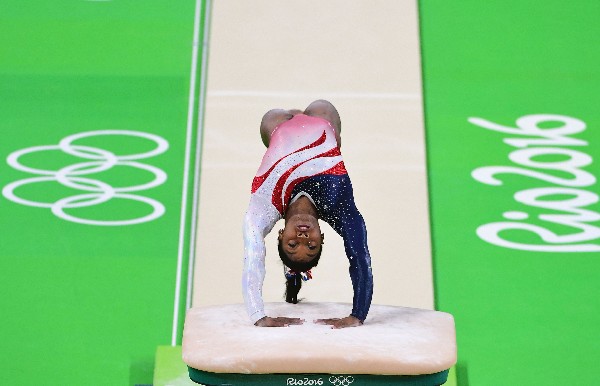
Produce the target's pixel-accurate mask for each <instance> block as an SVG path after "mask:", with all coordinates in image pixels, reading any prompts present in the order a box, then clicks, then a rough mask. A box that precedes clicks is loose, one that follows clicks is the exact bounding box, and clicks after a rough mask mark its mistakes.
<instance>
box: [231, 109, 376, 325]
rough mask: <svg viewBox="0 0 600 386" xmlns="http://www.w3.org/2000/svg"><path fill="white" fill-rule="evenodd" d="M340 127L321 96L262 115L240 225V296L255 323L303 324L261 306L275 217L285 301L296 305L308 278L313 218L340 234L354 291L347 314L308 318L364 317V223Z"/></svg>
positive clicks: (355, 320) (317, 248) (316, 231)
mask: <svg viewBox="0 0 600 386" xmlns="http://www.w3.org/2000/svg"><path fill="white" fill-rule="evenodd" d="M340 132H341V121H340V117H339V114H338V112H337V110H336V109H335V107H334V106H333V105H332V104H331V103H329V102H328V101H325V100H317V101H315V102H313V103H311V104H310V105H309V106H308V107H307V108H306V110H304V111H300V110H282V109H275V110H270V111H269V112H267V113H266V114H265V115H264V117H263V119H262V122H261V126H260V134H261V137H262V141H263V143H264V144H265V146H267V151H266V153H265V155H264V156H263V159H262V163H261V165H260V168H259V169H258V172H257V174H256V177H255V178H254V180H253V182H252V194H251V196H250V204H249V206H248V210H247V212H246V215H245V217H244V229H243V230H244V272H243V278H242V286H243V294H244V302H245V305H246V308H247V311H248V315H249V317H250V320H251V321H252V323H254V324H255V325H256V326H259V327H284V326H288V325H291V324H302V323H303V320H302V319H300V318H288V317H269V316H267V315H266V314H265V311H264V305H263V300H262V286H263V281H264V277H265V255H266V249H265V241H264V239H265V236H266V235H267V234H268V233H269V232H271V230H272V229H273V227H274V225H275V223H276V222H277V221H278V220H280V219H282V218H283V219H284V220H285V227H284V229H282V230H280V231H279V236H278V250H279V256H280V258H281V260H282V261H283V264H284V265H285V267H286V268H285V276H286V301H287V302H289V303H297V301H298V291H299V290H300V287H301V285H302V281H305V280H308V279H310V278H311V271H310V270H311V268H313V267H315V266H316V265H317V264H318V262H319V259H320V257H321V252H322V249H323V247H322V245H323V240H324V235H323V234H322V233H321V229H320V227H319V222H318V220H319V219H320V220H323V221H325V222H327V223H328V224H329V225H330V226H331V227H332V228H333V229H334V230H335V231H336V232H337V233H338V234H339V235H340V236H341V237H342V238H343V240H344V248H345V251H346V256H347V257H348V261H349V264H350V268H349V273H350V278H351V280H352V287H353V289H354V297H353V304H352V312H351V313H350V315H348V316H345V317H340V318H331V319H319V320H317V321H315V322H316V323H320V324H327V325H331V326H332V328H344V327H355V326H360V325H362V323H363V322H364V320H365V319H366V317H367V314H368V312H369V307H370V305H371V299H372V295H373V275H372V272H371V257H370V255H369V249H368V246H367V230H366V227H365V222H364V220H363V217H362V216H361V214H360V212H359V211H358V209H356V205H355V203H354V196H353V192H352V183H351V182H350V178H349V177H348V173H347V171H346V168H345V166H344V162H343V160H342V155H341V152H340V144H341V138H340Z"/></svg>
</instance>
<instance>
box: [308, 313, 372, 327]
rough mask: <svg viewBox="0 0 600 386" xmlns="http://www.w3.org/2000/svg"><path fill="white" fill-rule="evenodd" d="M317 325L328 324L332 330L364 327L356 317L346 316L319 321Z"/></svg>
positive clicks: (316, 321)
mask: <svg viewBox="0 0 600 386" xmlns="http://www.w3.org/2000/svg"><path fill="white" fill-rule="evenodd" d="M315 323H316V324H327V325H330V326H331V328H346V327H358V326H361V325H362V322H361V321H360V320H359V319H358V318H355V317H354V316H352V315H350V316H346V317H345V318H331V319H317V320H315Z"/></svg>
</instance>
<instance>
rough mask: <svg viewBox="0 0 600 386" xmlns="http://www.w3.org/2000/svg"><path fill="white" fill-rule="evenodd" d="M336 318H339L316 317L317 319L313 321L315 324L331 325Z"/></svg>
mask: <svg viewBox="0 0 600 386" xmlns="http://www.w3.org/2000/svg"><path fill="white" fill-rule="evenodd" d="M338 320H340V318H329V319H317V320H315V321H314V323H316V324H328V325H330V326H332V325H334V324H335V322H337V321H338Z"/></svg>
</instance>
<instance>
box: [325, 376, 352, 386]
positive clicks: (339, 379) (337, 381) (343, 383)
mask: <svg viewBox="0 0 600 386" xmlns="http://www.w3.org/2000/svg"><path fill="white" fill-rule="evenodd" d="M352 382H354V377H353V376H352V375H332V376H331V377H329V383H331V384H332V385H334V386H349V385H350V384H352Z"/></svg>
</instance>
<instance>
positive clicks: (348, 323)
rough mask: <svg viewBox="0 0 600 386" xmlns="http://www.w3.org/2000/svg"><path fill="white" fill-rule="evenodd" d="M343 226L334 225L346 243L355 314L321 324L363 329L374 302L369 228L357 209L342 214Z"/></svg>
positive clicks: (349, 209) (341, 224) (353, 312)
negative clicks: (368, 241)
mask: <svg viewBox="0 0 600 386" xmlns="http://www.w3.org/2000/svg"><path fill="white" fill-rule="evenodd" d="M340 213H343V215H341V216H340V220H341V221H339V222H336V223H335V224H331V225H332V226H333V228H334V229H335V231H336V232H338V233H339V234H340V236H342V238H343V239H344V248H345V249H346V256H347V257H348V260H349V263H350V268H349V272H350V278H351V280H352V288H353V289H354V297H353V301H352V313H351V314H350V316H347V317H345V318H332V319H319V320H318V321H317V322H318V323H320V324H329V325H332V326H333V327H334V328H343V327H354V326H359V325H361V324H362V323H363V322H364V321H365V319H366V318H367V314H368V313H369V308H370V307H371V300H372V298H373V273H372V270H371V255H370V254H369V248H368V246H367V227H366V226H365V221H364V219H363V217H362V215H361V214H360V212H359V211H358V210H357V209H356V207H355V206H352V207H351V208H348V209H346V210H344V211H340Z"/></svg>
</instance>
